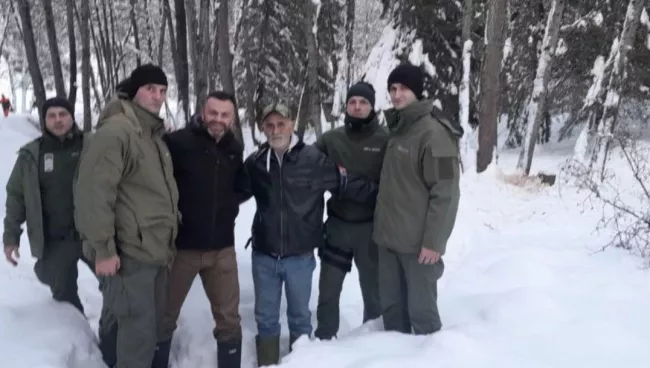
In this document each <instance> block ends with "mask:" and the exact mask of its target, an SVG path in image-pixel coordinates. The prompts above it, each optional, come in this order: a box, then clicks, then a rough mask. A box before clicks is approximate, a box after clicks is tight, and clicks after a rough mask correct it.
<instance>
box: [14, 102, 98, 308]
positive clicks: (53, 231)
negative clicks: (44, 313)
mask: <svg viewBox="0 0 650 368" xmlns="http://www.w3.org/2000/svg"><path fill="white" fill-rule="evenodd" d="M41 122H42V126H41V129H42V131H43V135H42V136H41V137H39V138H37V139H35V140H33V141H31V142H29V143H28V144H26V145H25V146H23V147H22V148H21V149H20V150H19V151H18V158H17V159H16V163H15V165H14V168H13V170H12V172H11V176H10V177H9V180H8V182H7V199H6V212H5V219H4V234H3V243H4V253H5V257H6V259H7V261H8V262H9V263H11V264H13V265H14V266H15V265H16V264H17V258H18V256H19V251H18V249H19V246H20V236H21V235H22V232H23V230H22V225H23V223H27V235H28V238H29V244H30V250H31V253H32V256H33V257H35V258H36V259H37V261H36V264H35V266H34V271H35V273H36V277H37V278H38V279H39V280H40V281H41V282H42V283H44V284H46V285H48V286H49V287H50V290H51V291H52V297H53V298H54V299H55V300H57V301H63V302H68V303H70V304H72V305H73V306H74V307H75V308H77V309H78V310H79V311H80V312H81V313H84V308H83V306H82V304H81V301H80V300H79V294H78V292H77V277H78V268H77V265H78V262H79V260H80V259H81V260H82V261H84V262H87V261H86V259H84V258H83V257H82V252H81V241H80V239H79V235H78V233H77V231H76V229H75V224H74V216H73V200H72V183H73V180H74V176H75V172H76V170H77V164H78V161H79V156H80V153H81V150H82V146H83V144H84V135H83V133H82V132H81V131H80V130H79V128H78V127H77V125H76V123H75V121H74V117H73V107H72V105H71V104H70V103H69V102H68V101H67V100H66V99H65V98H62V97H54V98H51V99H49V100H47V101H45V104H44V105H43V106H42V108H41Z"/></svg>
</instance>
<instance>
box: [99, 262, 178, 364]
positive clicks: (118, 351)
mask: <svg viewBox="0 0 650 368" xmlns="http://www.w3.org/2000/svg"><path fill="white" fill-rule="evenodd" d="M168 273H169V269H168V268H167V267H166V266H160V265H153V264H146V263H143V262H140V261H138V260H135V259H133V258H131V257H128V256H126V255H122V256H120V270H119V271H118V273H117V274H116V275H115V276H109V277H101V278H100V279H101V280H100V288H101V289H102V294H103V297H104V304H103V306H102V314H101V317H100V320H99V339H100V350H101V351H102V354H103V356H104V362H105V363H106V364H107V365H108V366H109V367H112V366H115V367H117V368H127V367H128V368H150V367H151V362H152V360H153V356H154V353H155V351H156V344H157V341H158V335H159V334H160V333H161V331H160V328H161V326H162V323H161V322H162V316H163V312H164V307H165V293H166V288H167V276H168Z"/></svg>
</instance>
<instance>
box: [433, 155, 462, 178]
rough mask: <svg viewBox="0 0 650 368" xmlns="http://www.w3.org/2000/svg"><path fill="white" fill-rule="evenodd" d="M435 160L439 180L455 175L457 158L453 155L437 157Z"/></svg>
mask: <svg viewBox="0 0 650 368" xmlns="http://www.w3.org/2000/svg"><path fill="white" fill-rule="evenodd" d="M436 160H437V161H438V163H437V164H438V177H439V178H440V180H451V179H453V178H454V177H455V176H456V171H457V170H458V160H457V159H456V158H455V157H438V158H437V159H436Z"/></svg>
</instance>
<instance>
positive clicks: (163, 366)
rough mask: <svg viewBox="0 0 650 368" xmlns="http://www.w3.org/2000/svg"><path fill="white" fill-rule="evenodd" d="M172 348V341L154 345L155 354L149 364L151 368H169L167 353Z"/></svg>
mask: <svg viewBox="0 0 650 368" xmlns="http://www.w3.org/2000/svg"><path fill="white" fill-rule="evenodd" d="M171 347H172V340H171V339H169V340H167V341H162V342H159V343H158V345H156V352H155V354H154V356H153V361H152V362H151V368H167V367H169V351H170V350H171Z"/></svg>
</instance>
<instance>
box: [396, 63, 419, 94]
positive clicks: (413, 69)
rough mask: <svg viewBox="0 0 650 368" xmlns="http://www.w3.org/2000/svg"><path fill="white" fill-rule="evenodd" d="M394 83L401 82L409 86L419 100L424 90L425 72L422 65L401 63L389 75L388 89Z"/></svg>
mask: <svg viewBox="0 0 650 368" xmlns="http://www.w3.org/2000/svg"><path fill="white" fill-rule="evenodd" d="M393 83H400V84H403V85H405V86H406V87H408V89H410V90H411V91H413V94H415V97H417V99H418V100H421V99H422V93H423V92H424V73H423V72H422V69H420V67H417V66H415V65H411V64H401V65H399V66H398V67H397V68H395V69H393V71H392V72H390V75H389V76H388V90H390V86H391V85H392V84H393Z"/></svg>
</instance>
